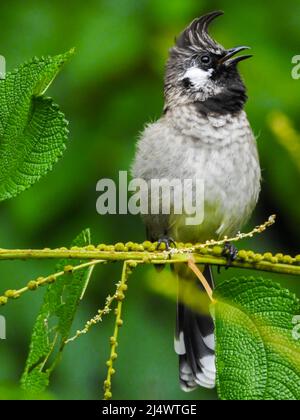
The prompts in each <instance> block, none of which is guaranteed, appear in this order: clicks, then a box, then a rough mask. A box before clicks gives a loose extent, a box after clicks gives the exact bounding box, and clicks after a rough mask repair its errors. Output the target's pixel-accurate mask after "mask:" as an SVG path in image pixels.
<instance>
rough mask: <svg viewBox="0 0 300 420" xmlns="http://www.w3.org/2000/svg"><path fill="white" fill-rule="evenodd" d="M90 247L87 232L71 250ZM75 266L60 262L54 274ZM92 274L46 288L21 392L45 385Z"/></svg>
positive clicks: (75, 262) (83, 272) (80, 273)
mask: <svg viewBox="0 0 300 420" xmlns="http://www.w3.org/2000/svg"><path fill="white" fill-rule="evenodd" d="M90 243H91V238H90V231H89V230H88V229H87V230H85V231H83V232H82V233H81V234H80V235H79V236H78V237H77V238H76V239H75V240H74V242H73V244H72V246H79V247H83V246H87V245H89V244H90ZM78 264H81V261H78V260H64V261H60V263H59V267H58V271H60V270H62V268H63V267H65V266H66V265H73V266H75V265H78ZM92 271H93V266H92V267H89V268H85V269H83V270H79V271H75V272H74V273H72V274H66V275H65V276H63V277H61V278H59V279H58V280H57V281H56V282H55V283H54V284H52V285H50V286H49V287H48V289H47V291H46V294H45V297H44V302H43V305H42V307H41V309H40V312H39V314H38V317H37V320H36V322H35V325H34V328H33V333H32V338H31V343H30V351H29V356H28V358H27V361H26V366H25V370H24V373H23V376H22V379H21V385H22V388H23V389H25V390H28V391H31V392H36V393H40V392H42V391H43V390H45V388H46V387H47V386H48V385H49V378H50V374H51V372H52V371H53V369H54V367H55V366H56V364H57V362H58V361H59V360H60V357H61V354H62V351H63V349H64V343H65V341H66V340H67V338H68V336H69V332H70V329H71V326H72V323H73V319H74V316H75V313H76V310H77V307H78V304H79V302H80V299H81V297H82V294H83V292H84V291H85V288H86V286H87V282H88V281H89V279H90V276H91V274H92Z"/></svg>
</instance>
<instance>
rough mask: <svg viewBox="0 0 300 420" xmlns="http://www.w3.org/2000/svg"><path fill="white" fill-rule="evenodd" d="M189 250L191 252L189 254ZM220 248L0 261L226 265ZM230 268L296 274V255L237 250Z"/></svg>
mask: <svg viewBox="0 0 300 420" xmlns="http://www.w3.org/2000/svg"><path fill="white" fill-rule="evenodd" d="M191 250H193V251H194V252H191ZM222 252H223V247H222V246H218V245H217V246H214V247H209V246H205V247H203V246H202V245H201V246H200V245H199V246H197V245H195V246H194V247H192V248H191V244H177V248H173V249H171V250H169V251H161V250H157V243H151V242H148V241H146V242H144V243H143V244H135V243H133V242H128V243H126V244H123V243H118V244H116V245H103V244H101V245H98V246H97V247H96V246H93V245H89V246H87V247H85V248H79V247H73V248H71V249H67V248H57V249H42V250H39V249H37V250H31V249H28V250H26V249H25V250H21V249H20V250H18V249H16V250H14V249H13V250H8V249H0V261H1V260H26V259H28V260H32V259H41V260H42V259H64V258H67V259H80V260H103V261H107V262H117V261H122V262H124V261H127V260H134V261H136V262H138V263H142V264H178V263H182V262H186V263H187V262H188V261H189V259H190V258H191V257H193V259H194V261H195V263H196V264H210V265H216V266H220V267H222V266H226V265H227V259H226V258H224V257H223V256H222ZM232 267H236V268H245V269H251V270H259V271H266V272H272V273H279V274H291V275H300V255H297V256H296V257H291V256H290V255H283V254H276V255H272V254H271V253H270V252H267V253H265V254H258V253H254V252H253V251H245V250H241V251H239V253H238V256H237V259H236V260H235V261H234V262H233V263H232Z"/></svg>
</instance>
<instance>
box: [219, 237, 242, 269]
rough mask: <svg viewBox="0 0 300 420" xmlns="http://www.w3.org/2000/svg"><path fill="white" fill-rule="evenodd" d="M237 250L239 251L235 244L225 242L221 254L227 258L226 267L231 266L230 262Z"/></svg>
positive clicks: (234, 257)
mask: <svg viewBox="0 0 300 420" xmlns="http://www.w3.org/2000/svg"><path fill="white" fill-rule="evenodd" d="M238 252H239V251H238V249H237V247H236V246H234V245H233V244H231V243H230V242H226V243H225V245H224V249H223V252H222V256H223V257H226V259H227V266H226V268H229V267H230V266H231V264H232V262H233V261H234V260H235V259H236V258H237V255H238Z"/></svg>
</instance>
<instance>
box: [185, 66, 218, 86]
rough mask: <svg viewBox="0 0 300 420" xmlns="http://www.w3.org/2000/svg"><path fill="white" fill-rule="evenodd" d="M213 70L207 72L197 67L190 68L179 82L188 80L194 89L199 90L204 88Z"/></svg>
mask: <svg viewBox="0 0 300 420" xmlns="http://www.w3.org/2000/svg"><path fill="white" fill-rule="evenodd" d="M213 72H214V70H213V69H209V70H207V71H205V70H202V69H199V68H198V67H190V68H189V69H187V71H186V72H185V73H184V75H183V76H182V78H181V80H184V79H189V80H190V81H191V83H192V84H193V85H194V87H195V88H196V89H201V88H202V87H204V86H205V84H206V83H207V81H208V79H209V78H210V77H211V76H212V74H213Z"/></svg>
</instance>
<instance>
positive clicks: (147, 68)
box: [0, 0, 300, 400]
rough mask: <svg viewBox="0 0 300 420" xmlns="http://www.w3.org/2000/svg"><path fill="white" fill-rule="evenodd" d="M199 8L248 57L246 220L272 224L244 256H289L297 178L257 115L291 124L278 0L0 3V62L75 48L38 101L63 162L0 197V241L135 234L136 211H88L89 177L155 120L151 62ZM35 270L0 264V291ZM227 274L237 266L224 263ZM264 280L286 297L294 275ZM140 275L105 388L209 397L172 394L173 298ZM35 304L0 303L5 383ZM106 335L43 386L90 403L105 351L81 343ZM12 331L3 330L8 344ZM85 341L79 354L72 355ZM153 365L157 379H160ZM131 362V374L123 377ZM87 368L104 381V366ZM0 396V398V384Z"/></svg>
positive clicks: (102, 172)
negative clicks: (63, 116) (254, 191)
mask: <svg viewBox="0 0 300 420" xmlns="http://www.w3.org/2000/svg"><path fill="white" fill-rule="evenodd" d="M212 8H215V9H221V10H224V11H225V16H224V18H222V19H220V20H219V22H218V23H217V24H215V25H214V26H213V27H212V28H211V31H212V34H213V35H216V37H217V39H218V40H219V41H220V42H221V43H223V44H224V45H225V46H226V47H232V46H233V45H236V44H239V43H240V44H244V43H245V44H246V45H250V46H251V47H252V51H253V54H254V58H253V60H252V61H251V62H250V61H249V62H248V63H247V64H241V67H240V68H241V71H242V73H243V76H244V79H245V82H246V85H247V87H248V90H249V102H248V104H247V113H248V115H249V118H250V121H251V124H252V127H253V129H254V132H255V134H256V135H257V136H258V145H259V153H260V158H261V164H262V167H263V168H264V188H263V193H262V195H261V197H260V206H259V209H258V211H257V213H256V215H255V216H254V223H255V221H257V220H259V219H261V218H262V217H264V216H265V214H269V213H270V212H271V211H272V212H273V211H274V209H276V212H277V213H278V216H279V218H280V223H279V225H278V226H276V227H275V230H274V234H273V235H268V234H267V235H265V236H263V237H261V238H259V239H258V240H256V239H255V238H254V239H252V240H251V248H252V249H253V251H254V252H256V251H258V250H262V249H267V250H270V251H271V252H273V253H274V254H276V253H277V252H281V251H282V249H283V248H288V249H287V251H288V252H289V253H293V254H296V253H299V240H298V239H299V233H300V223H299V222H300V212H299V198H298V197H299V173H298V171H297V168H296V167H295V165H294V164H293V161H291V159H290V156H289V154H288V153H287V151H286V150H285V149H284V148H282V146H281V145H280V144H278V141H277V139H276V136H274V134H273V133H272V131H271V130H270V128H269V123H268V121H269V119H268V115H269V113H270V111H273V110H280V111H282V112H283V113H285V114H286V115H288V116H289V117H290V118H291V120H292V121H293V123H294V125H295V128H296V130H297V131H298V132H299V128H300V126H299V118H298V114H299V95H298V94H297V92H298V91H299V83H300V82H299V81H296V80H293V79H292V78H291V74H290V72H291V56H292V55H294V54H299V19H298V18H297V16H299V13H300V2H299V1H298V0H290V1H289V2H288V3H287V4H285V7H282V2H281V1H279V0H276V1H273V2H272V18H271V19H270V5H269V4H268V3H267V2H262V1H261V0H253V1H252V2H249V3H243V2H224V1H223V0H216V2H214V4H213V5H212V3H211V2H209V1H208V0H187V1H182V0H176V1H169V0H153V1H148V0H126V1H122V2H120V1H119V2H118V1H117V0H114V1H111V0H91V1H90V2H89V3H79V2H78V3H76V2H75V3H74V4H73V5H72V19H66V16H68V14H69V12H70V4H69V2H64V1H62V0H53V1H52V2H39V3H38V2H35V1H33V0H29V1H27V2H20V1H15V0H11V1H10V2H3V3H2V4H1V17H2V20H1V34H2V36H1V51H0V54H2V55H4V56H5V57H6V60H7V67H8V68H12V67H13V66H16V65H18V63H20V62H21V61H22V60H26V59H27V57H30V56H33V55H35V54H38V55H43V54H47V53H48V52H55V51H64V50H67V49H68V48H69V46H70V45H76V48H77V49H78V51H79V52H80V53H79V54H77V55H76V57H75V59H74V61H73V62H72V66H68V67H67V69H66V71H64V72H63V73H62V74H61V76H60V78H59V79H58V80H57V81H56V82H55V84H53V86H52V87H51V96H53V97H55V98H57V101H58V102H59V103H60V104H61V105H62V106H63V109H64V110H65V111H66V113H67V115H68V117H69V118H68V119H69V120H70V121H72V124H73V126H72V137H73V140H74V141H72V147H70V149H69V151H68V153H67V154H66V155H65V157H64V162H63V165H57V167H56V170H55V171H53V172H52V173H51V175H50V176H49V177H47V179H46V180H43V181H42V182H39V183H37V184H35V186H34V188H30V189H29V190H27V191H26V193H25V194H23V195H21V196H19V197H18V198H16V199H15V200H9V201H6V202H3V203H2V205H1V209H0V210H1V217H0V232H1V244H0V246H1V247H11V248H16V247H21V246H23V247H24V246H25V247H28V246H29V247H31V246H57V245H61V244H65V243H67V242H69V239H70V237H71V236H72V235H73V233H72V232H77V230H78V225H79V224H81V223H82V220H85V224H87V225H89V226H91V227H92V228H93V231H94V235H95V242H96V243H99V242H102V243H107V244H110V243H115V242H118V241H127V240H128V239H131V240H133V241H135V242H136V241H140V242H142V241H143V240H144V229H143V227H142V225H141V222H140V221H139V220H138V218H137V217H134V216H105V217H99V216H98V215H97V214H96V212H95V211H94V201H95V200H94V196H93V194H94V185H95V183H96V180H98V179H99V178H103V177H105V178H107V177H110V178H111V177H112V178H114V177H116V176H117V171H118V169H119V168H122V169H126V168H129V167H130V162H131V160H132V157H133V154H134V143H135V140H134V139H135V138H136V137H137V133H138V132H139V131H140V130H141V129H142V127H143V126H144V124H145V123H146V122H148V121H150V120H151V121H152V120H154V119H155V118H157V117H158V116H160V115H161V109H162V88H163V86H162V77H163V66H164V64H165V59H166V55H167V50H168V48H169V47H170V46H171V44H172V42H173V39H174V36H175V35H176V34H178V33H179V31H181V30H182V28H183V27H184V25H186V24H187V23H188V22H189V21H191V20H192V19H194V18H195V17H196V16H199V15H200V14H201V13H203V12H205V11H208V10H212ZM254 27H255V31H253V30H252V28H254ZM270 70H271V71H270ZM297 89H298V90H297ZM67 92H68V93H67ZM1 112H2V109H1V108H0V113H1ZM295 159H297V156H295ZM298 160H299V159H298ZM74 173H75V174H76V175H75V176H76V182H74ZM0 176H1V175H0ZM54 197H55V203H53V200H54ZM50 200H52V203H53V204H52V205H49V201H50ZM77 203H81V204H82V205H78V204H77ZM70 215H72V216H71V217H70ZM287 241H288V243H287ZM244 246H245V244H243V245H242V246H241V247H244ZM246 246H249V244H247V245H246ZM43 267H44V269H45V270H50V272H51V270H52V268H51V261H49V262H47V261H44V263H43ZM39 270H40V268H39V263H37V262H36V261H27V262H26V263H23V262H13V263H10V262H3V263H1V290H2V291H4V290H6V289H10V288H11V287H12V284H14V285H16V284H17V285H18V286H19V285H20V283H19V281H20V279H22V278H24V277H25V276H26V278H27V279H30V278H35V277H36V276H37V274H40V271H39ZM101 270H102V271H101V279H100V280H106V279H112V278H115V276H117V275H118V273H117V267H116V265H112V266H109V267H108V266H103V267H102V268H101ZM230 271H232V270H230ZM230 271H229V272H228V271H225V270H224V271H223V270H222V271H221V273H220V275H216V281H217V282H219V281H220V280H222V279H224V278H226V277H228V275H230ZM234 273H239V274H240V275H242V272H241V270H238V269H235V270H234ZM239 274H236V275H239ZM269 275H270V276H273V277H274V278H275V279H276V281H280V282H281V283H282V285H283V286H284V287H289V288H290V289H291V290H294V291H295V292H296V293H300V285H299V281H297V280H296V281H295V279H293V278H292V277H291V276H288V275H281V276H280V277H279V276H278V275H272V274H269ZM134 276H135V275H134ZM147 276H149V277H151V279H152V280H155V278H156V277H157V279H158V282H160V281H161V276H158V275H157V274H156V273H155V271H154V270H153V269H152V267H149V270H148V268H147V267H146V266H145V267H141V268H140V269H139V274H138V276H137V277H136V278H135V279H134V280H135V284H134V287H132V288H131V290H130V293H128V301H129V302H128V305H126V334H123V335H122V337H121V340H123V341H122V348H123V349H124V351H123V352H121V353H120V356H119V359H118V375H116V377H115V378H114V384H115V389H114V397H115V398H118V399H124V398H125V399H126V398H128V399H129V398H132V399H145V398H146V399H157V400H158V399H188V400H189V399H196V400H197V399H204V398H205V399H207V398H208V399H211V398H216V393H215V391H214V390H211V391H206V390H203V389H198V390H197V391H195V392H194V393H190V394H185V393H182V392H181V391H180V389H179V387H178V383H177V376H178V366H177V363H176V359H175V356H174V354H173V349H172V345H171V343H172V339H173V337H172V335H173V331H172V328H170V325H173V322H174V311H175V307H174V303H173V302H171V301H168V300H166V299H162V298H160V296H158V295H155V296H153V295H152V294H151V293H149V290H148V289H147V286H146V285H145V284H146V283H145V282H144V281H143V279H144V278H145V277H147ZM141 280H142V281H141ZM110 287H111V282H110V281H103V282H102V283H101V285H99V283H98V282H97V281H95V282H93V283H92V284H91V293H89V296H87V297H86V299H85V302H84V303H85V304H84V305H82V306H83V308H82V309H81V311H82V312H80V315H81V318H80V319H81V323H82V319H86V318H88V317H89V315H90V314H91V313H94V310H95V306H96V307H98V306H99V302H102V301H104V300H105V297H106V296H107V294H108V293H109V291H110V289H109V288H110ZM39 299H40V294H39V293H38V292H37V293H34V294H33V295H32V296H31V297H30V298H27V297H26V298H24V299H23V298H22V299H20V300H16V301H15V303H14V304H13V305H11V306H10V305H8V306H7V307H1V314H4V315H5V316H6V317H7V320H8V321H9V330H8V335H9V339H8V340H6V341H5V342H4V341H3V342H1V346H0V358H1V360H2V363H1V369H0V381H1V382H2V381H5V383H7V381H10V382H11V381H15V378H16V375H17V367H18V366H19V362H20V354H24V353H25V352H26V347H25V346H26V340H25V339H24V338H25V337H28V336H29V335H30V331H31V329H32V313H34V312H35V311H37V307H38V306H39V305H40V301H39ZM137 320H138V323H137ZM81 323H80V324H81ZM12 331H13V332H12ZM139 331H140V332H141V333H142V332H143V331H147V334H144V337H143V340H136V337H137V333H139ZM110 334H111V331H110V325H109V323H103V324H102V325H101V331H99V330H97V331H96V330H95V333H93V332H91V333H90V334H88V335H86V336H85V338H84V340H82V341H80V340H79V341H78V343H76V345H75V346H74V347H73V348H72V351H70V352H66V354H65V355H64V363H63V364H61V365H60V368H59V374H58V375H55V377H53V379H52V383H51V387H52V390H53V391H54V392H55V393H56V395H57V397H58V398H64V399H82V398H83V399H91V398H92V399H96V398H99V389H98V388H97V387H95V386H94V383H93V381H91V379H90V378H93V377H94V375H95V365H96V364H97V365H99V366H100V365H101V364H102V365H103V366H104V365H105V361H106V357H107V355H106V354H105V352H104V351H103V352H101V353H100V354H99V352H98V351H94V350H93V349H94V348H95V343H97V344H98V343H99V348H100V343H102V342H103V341H102V340H104V341H105V337H108V336H109V335H110ZM12 336H15V337H16V339H17V346H16V339H13V338H12ZM153 343H155V346H154V345H153ZM86 348H89V349H91V352H90V353H89V357H88V358H83V357H82V355H83V353H84V352H85V351H86ZM162 348H163V349H164V351H163V352H162V351H161V349H162ZM16 349H17V350H16ZM132 355H134V358H133V357H132ZM133 359H134V360H133ZM145 360H147V363H145ZM158 361H159V363H158ZM74 366H76V369H74ZM161 366H164V371H165V373H166V374H165V375H161ZM133 370H134V371H135V372H141V371H143V374H142V375H138V374H135V375H132V374H131V373H132V371H133ZM100 375H101V376H103V377H104V375H105V372H104V371H101V372H100ZM128 375H130V381H128ZM156 378H157V379H156ZM78 383H80V384H81V387H78ZM0 394H1V395H4V390H3V387H2V388H0ZM6 395H8V394H6Z"/></svg>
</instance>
